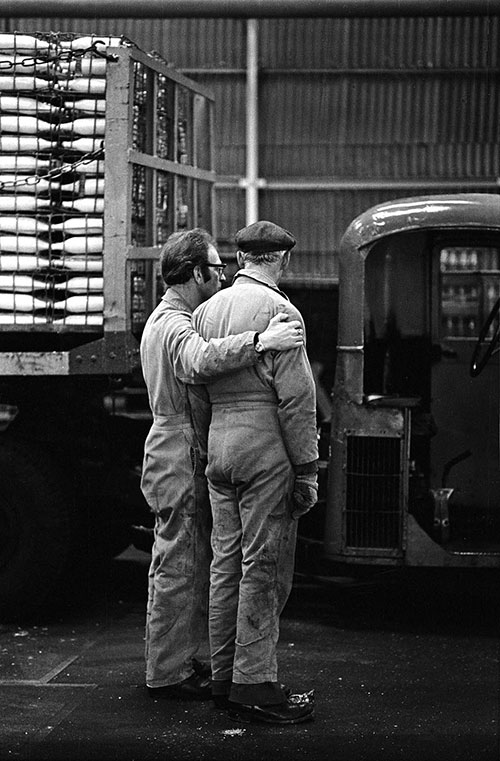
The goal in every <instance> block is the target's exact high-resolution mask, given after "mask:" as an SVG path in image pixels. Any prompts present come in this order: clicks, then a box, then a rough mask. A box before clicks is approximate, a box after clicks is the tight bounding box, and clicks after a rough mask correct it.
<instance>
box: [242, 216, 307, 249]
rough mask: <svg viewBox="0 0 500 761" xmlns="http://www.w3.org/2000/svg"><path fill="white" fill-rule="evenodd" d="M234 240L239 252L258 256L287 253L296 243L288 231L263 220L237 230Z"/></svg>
mask: <svg viewBox="0 0 500 761" xmlns="http://www.w3.org/2000/svg"><path fill="white" fill-rule="evenodd" d="M235 240H236V245H237V246H238V250H239V251H242V252H243V253H246V252H248V251H253V252H255V253H260V254H265V253H266V252H268V251H284V250H287V251H288V250H289V249H291V248H293V247H294V246H295V244H296V242H297V241H296V240H295V238H294V237H293V235H292V233H290V232H288V230H285V229H284V228H283V227H280V226H279V225H275V224H274V222H267V221H266V220H265V219H264V220H262V221H260V222H254V223H253V224H252V225H248V227H243V228H242V229H241V230H238V232H237V233H236V236H235Z"/></svg>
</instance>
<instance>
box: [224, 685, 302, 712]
mask: <svg viewBox="0 0 500 761" xmlns="http://www.w3.org/2000/svg"><path fill="white" fill-rule="evenodd" d="M280 687H281V689H282V690H283V692H284V693H285V696H286V697H287V698H288V697H290V694H291V692H292V691H291V689H290V687H287V686H286V685H285V684H280ZM294 697H299V696H294ZM212 700H213V703H214V706H215V707H216V708H220V709H221V710H225V711H227V710H228V709H230V708H233V707H236V708H237V707H238V706H239V705H241V704H240V703H235V702H234V701H233V700H229V695H212ZM292 702H295V703H297V702H299V701H297V700H292Z"/></svg>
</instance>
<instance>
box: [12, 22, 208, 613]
mask: <svg viewBox="0 0 500 761" xmlns="http://www.w3.org/2000/svg"><path fill="white" fill-rule="evenodd" d="M0 60H1V61H2V66H1V68H2V71H1V72H0V167H1V173H0V479H1V482H2V488H1V490H0V618H1V621H2V622H5V621H11V620H12V621H14V620H19V619H21V618H22V620H28V619H29V617H30V616H31V615H32V614H33V615H35V614H36V613H37V612H39V611H40V610H44V609H46V610H48V609H50V608H52V607H54V604H56V605H57V603H58V602H59V603H60V601H61V600H63V599H64V598H65V595H66V593H67V591H69V592H70V594H71V590H73V591H74V590H75V585H76V584H81V582H82V572H83V571H84V570H85V569H89V568H92V567H94V566H95V565H96V564H97V563H101V561H102V560H103V559H106V558H111V557H113V556H115V555H116V554H117V553H119V552H121V551H122V550H123V549H125V548H126V547H127V546H128V545H129V544H130V533H129V530H130V526H131V524H133V523H134V522H137V521H138V520H139V521H141V520H142V519H143V517H144V515H145V514H147V507H146V503H145V501H144V500H143V497H142V494H141V491H140V466H141V462H142V452H143V444H144V439H145V436H146V433H147V430H148V429H149V426H150V422H151V417H150V411H149V407H148V402H147V395H146V391H145V386H144V383H143V380H142V375H141V370H140V357H139V345H140V336H141V331H142V328H143V326H144V323H145V321H146V318H147V316H148V314H149V313H150V312H151V311H152V309H153V307H154V306H155V304H156V303H157V302H158V300H159V298H161V295H162V293H163V288H162V283H161V277H160V274H159V267H158V260H159V251H160V249H161V245H162V244H163V242H164V241H165V240H166V239H167V237H168V236H169V235H170V234H171V233H172V232H174V231H176V230H182V229H187V228H190V227H196V226H200V227H205V228H207V229H209V230H213V227H214V225H213V222H214V220H213V186H214V182H215V173H214V171H213V152H212V133H213V96H212V93H211V92H210V91H209V90H208V89H207V88H205V87H204V86H202V85H201V84H198V83H196V82H194V81H192V80H190V79H188V78H187V77H185V76H183V75H182V74H181V73H179V72H177V71H176V70H175V69H173V68H172V67H171V66H170V65H169V64H167V62H166V61H165V60H163V59H162V58H161V57H160V56H158V55H156V54H155V53H145V52H144V51H142V50H141V49H139V48H138V47H137V46H136V45H135V44H134V43H133V42H131V41H130V40H128V39H127V38H125V37H118V38H116V37H115V38H113V37H98V36H95V35H90V36H88V35H86V36H79V35H77V34H66V33H58V32H51V33H47V34H41V33H37V34H33V35H26V34H21V33H12V34H0Z"/></svg>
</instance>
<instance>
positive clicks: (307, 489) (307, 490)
mask: <svg viewBox="0 0 500 761" xmlns="http://www.w3.org/2000/svg"><path fill="white" fill-rule="evenodd" d="M317 501H318V476H317V474H316V473H310V474H307V475H305V474H304V475H301V476H295V483H294V485H293V493H292V518H294V519H295V520H297V519H298V518H300V516H301V515H305V514H306V513H308V512H309V510H310V509H311V507H314V505H315V504H316V502H317Z"/></svg>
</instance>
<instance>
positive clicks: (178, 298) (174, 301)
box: [162, 285, 193, 314]
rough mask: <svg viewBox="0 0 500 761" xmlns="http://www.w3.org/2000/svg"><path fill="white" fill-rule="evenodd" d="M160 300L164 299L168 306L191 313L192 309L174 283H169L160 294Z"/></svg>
mask: <svg viewBox="0 0 500 761" xmlns="http://www.w3.org/2000/svg"><path fill="white" fill-rule="evenodd" d="M162 301H164V302H165V303H166V304H168V305H169V306H172V307H175V308H176V309H182V310H183V311H185V312H189V313H190V314H192V313H193V309H192V308H191V306H190V305H189V304H188V302H187V301H186V299H185V298H184V296H183V295H182V293H180V292H179V291H178V290H177V288H176V287H175V285H170V286H169V287H168V288H167V290H166V292H165V293H164V294H163V296H162Z"/></svg>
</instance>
